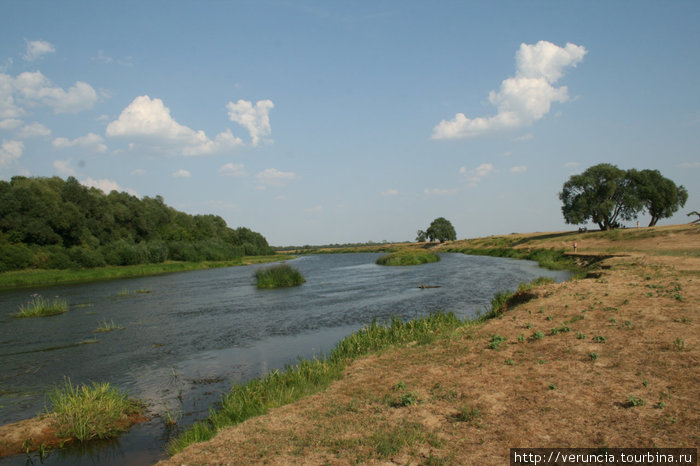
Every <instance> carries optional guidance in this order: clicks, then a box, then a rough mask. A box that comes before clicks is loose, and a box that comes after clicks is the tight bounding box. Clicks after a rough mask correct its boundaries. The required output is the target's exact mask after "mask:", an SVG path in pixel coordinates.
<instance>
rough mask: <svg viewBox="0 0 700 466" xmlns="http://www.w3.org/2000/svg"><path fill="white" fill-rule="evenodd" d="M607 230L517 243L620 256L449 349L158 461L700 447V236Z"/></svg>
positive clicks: (391, 362) (350, 373) (360, 369)
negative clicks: (615, 233)
mask: <svg viewBox="0 0 700 466" xmlns="http://www.w3.org/2000/svg"><path fill="white" fill-rule="evenodd" d="M633 233H634V234H636V235H637V236H638V237H637V236H634V235H633ZM652 233H653V234H652ZM605 235H606V233H600V232H598V233H596V234H593V233H586V234H571V233H560V234H536V235H524V236H523V238H519V239H518V240H517V241H518V242H520V244H518V245H517V247H567V248H569V247H571V244H572V241H573V240H574V239H575V240H576V241H577V242H578V246H579V247H578V252H579V254H582V255H583V254H585V255H595V254H604V255H606V256H607V255H611V254H615V256H614V257H609V258H607V259H605V260H604V261H602V262H601V263H599V266H600V268H599V269H598V270H597V271H595V272H593V273H590V274H589V278H585V279H574V280H572V281H569V282H566V283H562V284H550V285H545V286H543V287H540V288H537V289H536V294H537V298H536V299H533V300H531V301H529V302H527V303H525V304H521V305H520V306H517V307H515V308H513V309H509V310H508V311H507V312H505V314H504V315H503V316H502V317H501V318H496V319H492V320H489V321H487V322H485V323H484V324H481V325H468V326H465V327H462V328H460V329H459V331H458V332H457V333H456V334H454V335H452V336H451V337H450V338H448V339H445V340H444V341H441V342H439V343H436V344H432V345H429V346H417V345H413V346H408V347H405V348H399V349H394V350H391V351H387V352H385V353H384V354H381V355H373V356H370V357H366V358H364V359H360V360H357V361H356V362H354V363H353V364H351V365H350V367H349V368H348V369H347V371H346V374H345V377H344V378H343V379H342V380H339V381H337V382H335V383H334V384H332V385H331V386H330V387H329V388H328V389H327V390H325V391H323V392H321V393H318V394H316V395H314V396H311V397H308V398H306V399H304V400H302V401H300V402H297V403H295V404H292V405H288V406H284V407H281V408H278V409H274V410H272V411H271V412H269V413H268V414H267V415H265V416H260V417H257V418H253V419H250V420H248V421H246V422H244V423H242V424H240V425H238V426H235V427H231V428H228V429H226V430H223V431H221V432H220V433H219V434H218V435H217V436H216V437H215V438H214V439H212V440H211V441H209V442H205V443H200V444H195V445H191V446H190V447H188V448H187V449H185V450H184V451H183V452H181V453H180V454H178V455H176V456H174V457H172V458H171V459H169V460H167V461H163V462H161V463H159V464H161V465H200V464H230V465H234V464H235V465H240V464H314V465H315V464H339V465H340V464H353V463H363V464H507V463H508V459H509V449H510V448H514V447H521V448H539V447H542V448H551V447H596V448H597V447H610V448H613V447H620V448H629V447H693V448H695V447H697V446H698V444H699V443H700V441H699V440H700V407H699V406H698V401H700V385H699V384H698V382H699V381H700V377H699V375H700V371H699V370H698V369H699V363H700V331H699V329H700V312H699V310H700V306H699V304H700V228H698V227H692V226H676V227H662V228H657V229H654V230H653V231H652V230H649V229H641V230H638V231H636V232H635V231H633V232H629V233H628V232H623V233H622V234H621V235H618V236H613V235H610V234H607V235H608V237H606V236H605ZM482 241H483V240H482ZM465 243H469V242H468V241H467V242H465ZM467 245H468V244H467ZM494 336H500V337H503V338H505V340H504V341H503V342H502V343H500V344H499V345H498V344H497V345H494V344H491V342H492V341H493V340H494ZM496 339H498V338H496ZM494 347H495V348H494Z"/></svg>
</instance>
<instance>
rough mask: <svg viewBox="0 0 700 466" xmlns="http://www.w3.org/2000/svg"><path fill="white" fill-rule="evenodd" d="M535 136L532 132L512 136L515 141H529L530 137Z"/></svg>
mask: <svg viewBox="0 0 700 466" xmlns="http://www.w3.org/2000/svg"><path fill="white" fill-rule="evenodd" d="M534 137H535V136H534V135H533V134H532V133H527V134H523V135H522V136H518V137H516V138H513V139H514V140H515V141H529V140H530V139H532V138H534Z"/></svg>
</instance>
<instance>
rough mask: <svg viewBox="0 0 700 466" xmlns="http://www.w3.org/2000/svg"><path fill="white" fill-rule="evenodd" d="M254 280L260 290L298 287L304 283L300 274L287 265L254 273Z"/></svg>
mask: <svg viewBox="0 0 700 466" xmlns="http://www.w3.org/2000/svg"><path fill="white" fill-rule="evenodd" d="M255 279H256V280H257V287H258V288H261V289H267V288H286V287H290V286H299V285H301V284H302V283H304V282H305V281H306V279H305V278H304V276H303V275H302V274H301V272H299V271H298V270H297V269H294V268H292V267H290V266H288V265H287V264H281V265H275V266H273V267H267V268H265V269H260V270H258V271H257V272H255Z"/></svg>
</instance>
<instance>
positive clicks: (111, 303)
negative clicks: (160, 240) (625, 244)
mask: <svg viewBox="0 0 700 466" xmlns="http://www.w3.org/2000/svg"><path fill="white" fill-rule="evenodd" d="M379 256H380V254H369V253H366V254H329V255H311V256H302V257H300V258H298V259H294V260H292V261H289V263H290V265H292V266H293V267H295V268H297V269H299V270H300V271H301V273H302V274H303V275H304V277H305V278H306V280H307V282H306V283H305V284H304V285H302V286H300V287H294V288H287V289H277V290H258V289H257V288H256V287H255V286H254V279H253V274H254V272H255V270H257V269H258V268H260V267H267V266H269V265H259V266H247V267H231V268H225V269H212V270H201V271H195V272H186V273H178V274H169V275H160V276H154V277H144V278H136V279H125V280H116V281H109V282H98V283H90V284H82V285H68V286H57V287H50V288H44V289H32V290H24V291H13V292H0V425H2V424H5V423H8V422H13V421H17V420H21V419H26V418H29V417H32V416H34V415H37V414H39V413H41V412H42V411H43V410H44V409H45V406H46V392H47V390H49V389H50V388H51V387H53V386H55V385H57V384H60V383H62V382H63V381H64V378H66V377H69V378H70V380H71V382H72V383H73V384H78V383H81V384H82V383H90V382H93V381H98V382H103V381H107V382H110V383H112V384H113V385H115V386H117V387H119V388H120V389H122V390H126V391H127V392H128V393H129V394H130V395H131V396H133V397H135V398H139V399H141V400H144V401H145V402H146V403H147V404H148V416H149V417H151V420H150V421H148V422H145V423H142V424H137V425H135V426H134V427H132V428H131V429H130V430H129V432H127V433H125V434H123V435H121V436H120V437H119V438H118V439H117V440H114V441H111V442H104V443H90V444H87V445H86V446H84V447H83V448H82V449H81V448H72V449H65V450H61V451H55V452H52V453H51V454H50V455H49V456H48V457H47V458H45V459H44V460H43V464H48V465H59V464H60V465H68V464H70V465H93V464H100V465H123V464H129V465H140V464H152V463H154V462H155V461H157V460H159V459H161V458H164V447H165V444H166V443H167V441H168V439H169V438H170V436H171V435H173V434H174V432H173V431H172V429H167V428H166V426H165V422H164V417H165V413H166V412H169V413H171V414H172V415H173V416H176V417H179V425H180V426H187V425H189V424H191V423H192V422H193V421H194V420H199V419H203V418H205V417H206V416H207V413H208V410H209V408H210V407H211V406H212V405H213V404H214V403H215V402H216V401H217V400H218V399H219V397H220V396H221V394H223V393H224V392H226V391H227V389H228V388H229V387H230V386H231V385H232V384H234V383H237V382H245V381H246V380H250V379H251V378H254V377H257V376H260V375H262V374H265V373H267V372H268V371H270V370H274V369H278V368H282V367H284V366H285V365H287V364H291V363H294V362H295V361H296V360H297V359H298V358H299V357H303V358H310V357H313V356H314V355H320V354H327V353H329V352H330V350H331V349H332V348H333V346H335V344H336V343H337V342H338V341H339V340H340V339H342V338H343V337H345V336H347V335H348V334H350V333H351V332H353V331H354V330H357V329H359V328H361V327H362V326H364V325H366V324H368V323H370V322H371V321H372V320H373V319H375V318H376V319H377V320H378V321H379V322H383V321H386V320H389V319H391V318H392V317H395V316H398V317H401V318H403V319H411V318H415V317H421V316H425V315H427V314H429V313H430V312H434V311H451V312H454V313H455V314H456V315H458V316H459V317H461V318H467V317H475V316H476V315H478V314H479V313H481V312H483V311H485V310H486V309H487V308H489V307H490V300H491V298H492V297H493V295H494V294H495V293H497V292H499V291H504V290H510V291H512V290H514V289H515V288H517V286H518V284H519V283H521V282H526V281H530V280H532V279H534V278H536V277H539V276H547V277H552V278H554V279H556V280H557V281H562V280H566V279H568V278H569V276H570V274H569V273H568V272H561V271H551V270H545V269H541V268H539V267H538V266H537V264H536V263H534V262H529V261H517V260H511V259H501V258H491V257H481V256H466V255H463V254H442V255H441V257H442V260H441V261H440V262H436V263H432V264H425V265H421V266H414V267H386V266H378V265H375V263H374V262H375V260H376V259H377V258H378V257H379ZM420 284H424V285H426V286H440V287H439V288H426V289H420V288H418V287H419V285H420ZM137 290H139V291H140V292H136V291H137ZM34 293H37V294H40V295H41V296H43V297H45V298H53V297H56V296H57V297H60V298H65V299H67V300H68V303H69V311H68V312H67V313H64V314H61V315H58V316H52V317H45V318H38V319H15V318H12V317H11V316H10V315H11V314H13V313H16V312H17V310H18V307H19V306H20V305H21V304H25V303H27V302H28V301H29V300H30V298H31V295H32V294H34ZM105 321H107V322H114V324H116V325H118V326H121V327H123V329H122V330H115V331H112V332H108V333H94V330H95V329H96V328H97V327H98V325H99V324H100V323H102V322H105ZM94 339H97V340H98V341H97V342H93V341H94ZM86 341H87V342H88V343H89V344H86ZM26 460H27V458H26V456H15V457H7V458H3V459H1V460H0V465H10V464H13V465H14V464H25V461H26ZM34 462H35V463H36V464H39V459H37V458H36V456H35V457H34Z"/></svg>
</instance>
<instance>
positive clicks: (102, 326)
mask: <svg viewBox="0 0 700 466" xmlns="http://www.w3.org/2000/svg"><path fill="white" fill-rule="evenodd" d="M98 324H99V325H98V326H97V328H96V329H95V330H93V331H94V332H95V333H106V332H111V331H113V330H124V327H123V326H121V325H117V324H115V323H114V321H113V320H110V321H109V322H107V319H104V320H103V321H102V322H99V323H98Z"/></svg>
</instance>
